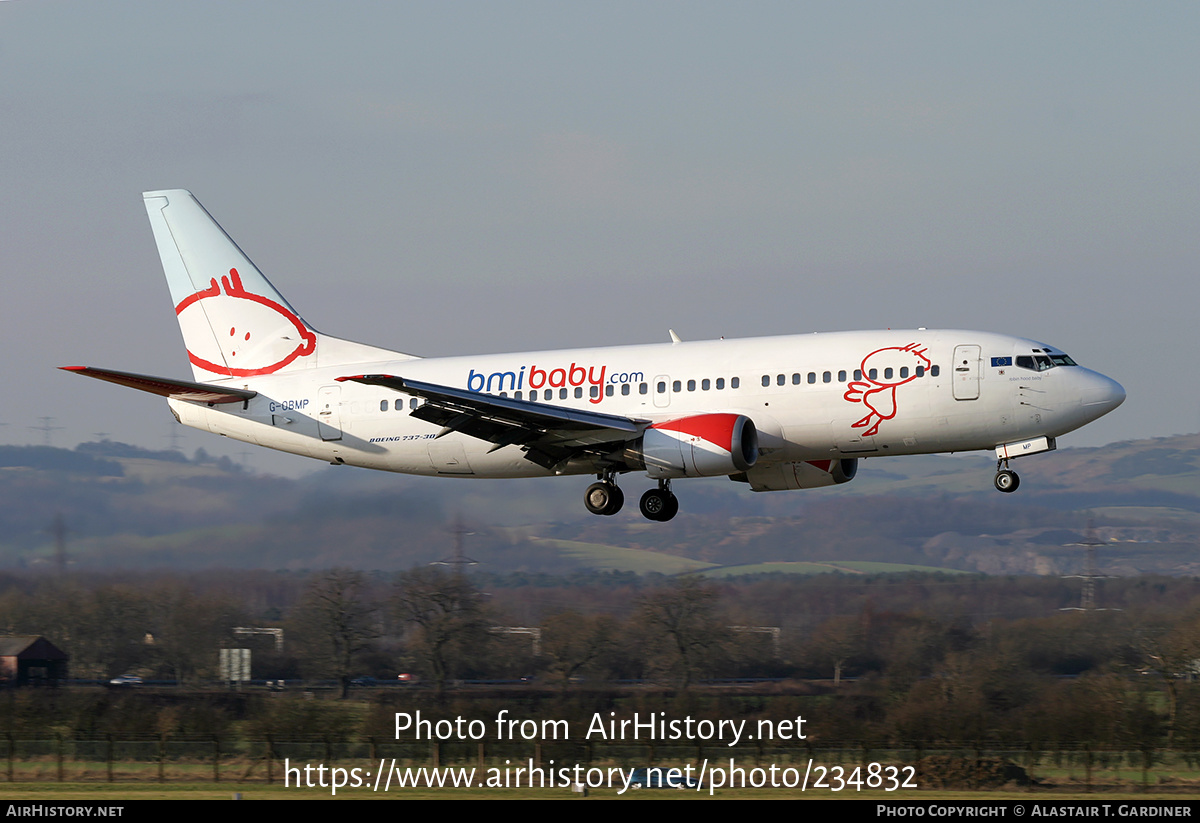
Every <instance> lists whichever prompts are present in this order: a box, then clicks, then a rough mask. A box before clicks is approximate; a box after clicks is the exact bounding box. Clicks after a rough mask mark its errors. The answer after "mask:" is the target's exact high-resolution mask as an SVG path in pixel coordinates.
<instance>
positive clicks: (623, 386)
mask: <svg viewBox="0 0 1200 823" xmlns="http://www.w3.org/2000/svg"><path fill="white" fill-rule="evenodd" d="M621 395H622V396H625V397H628V396H629V384H628V383H622V384H621Z"/></svg>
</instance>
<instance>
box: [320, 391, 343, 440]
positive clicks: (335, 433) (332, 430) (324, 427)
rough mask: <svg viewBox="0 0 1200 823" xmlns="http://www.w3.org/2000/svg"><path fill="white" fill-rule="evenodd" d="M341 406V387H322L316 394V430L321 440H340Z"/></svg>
mask: <svg viewBox="0 0 1200 823" xmlns="http://www.w3.org/2000/svg"><path fill="white" fill-rule="evenodd" d="M341 404H342V387H341V386H322V387H321V390H320V391H319V392H317V430H318V431H320V433H321V439H322V440H341V439H342V412H341Z"/></svg>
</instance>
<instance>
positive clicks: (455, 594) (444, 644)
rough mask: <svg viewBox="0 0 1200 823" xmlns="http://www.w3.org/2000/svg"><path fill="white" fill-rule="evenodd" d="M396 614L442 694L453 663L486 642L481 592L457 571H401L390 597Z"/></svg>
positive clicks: (428, 569) (412, 645)
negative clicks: (403, 623)
mask: <svg viewBox="0 0 1200 823" xmlns="http://www.w3.org/2000/svg"><path fill="white" fill-rule="evenodd" d="M393 606H394V609H395V613H396V616H397V617H398V618H399V619H400V620H402V621H404V622H405V623H407V624H408V626H409V627H410V629H411V630H412V634H411V636H410V643H411V647H412V649H413V650H414V651H415V652H416V654H417V655H418V656H419V657H420V658H421V660H422V661H423V662H424V664H425V666H426V668H427V669H428V672H429V675H430V677H431V678H432V679H433V682H434V688H435V690H436V692H437V695H438V697H439V698H440V697H441V696H442V695H443V693H444V692H445V689H446V681H447V680H448V679H449V678H450V674H451V672H452V670H453V669H454V668H455V664H456V663H457V662H459V661H461V659H462V656H463V655H464V654H466V653H468V652H469V650H470V649H471V648H472V647H473V646H475V645H476V644H478V643H482V642H486V639H487V634H486V626H485V622H486V621H485V620H484V610H483V606H482V597H481V595H480V592H479V590H478V589H476V588H475V587H474V586H473V585H471V583H470V582H468V581H467V580H466V579H465V578H464V577H463V576H462V575H460V574H446V573H444V572H442V571H441V570H440V569H436V568H424V569H414V570H413V571H409V572H403V573H401V574H400V576H399V578H398V579H397V581H396V592H395V596H394V598H393Z"/></svg>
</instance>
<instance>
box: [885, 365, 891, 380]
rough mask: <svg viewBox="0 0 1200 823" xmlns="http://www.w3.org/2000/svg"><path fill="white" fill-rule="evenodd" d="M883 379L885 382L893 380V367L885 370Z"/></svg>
mask: <svg viewBox="0 0 1200 823" xmlns="http://www.w3.org/2000/svg"><path fill="white" fill-rule="evenodd" d="M883 379H884V380H891V379H892V367H891V366H888V367H887V368H886V369H884V370H883Z"/></svg>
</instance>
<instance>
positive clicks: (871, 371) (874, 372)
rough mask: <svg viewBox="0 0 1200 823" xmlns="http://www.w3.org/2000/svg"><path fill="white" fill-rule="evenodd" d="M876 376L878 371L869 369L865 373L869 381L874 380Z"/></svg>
mask: <svg viewBox="0 0 1200 823" xmlns="http://www.w3.org/2000/svg"><path fill="white" fill-rule="evenodd" d="M878 376H879V369H871V370H870V371H869V372H867V377H869V378H870V379H871V380H874V379H875V378H876V377H878Z"/></svg>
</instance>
